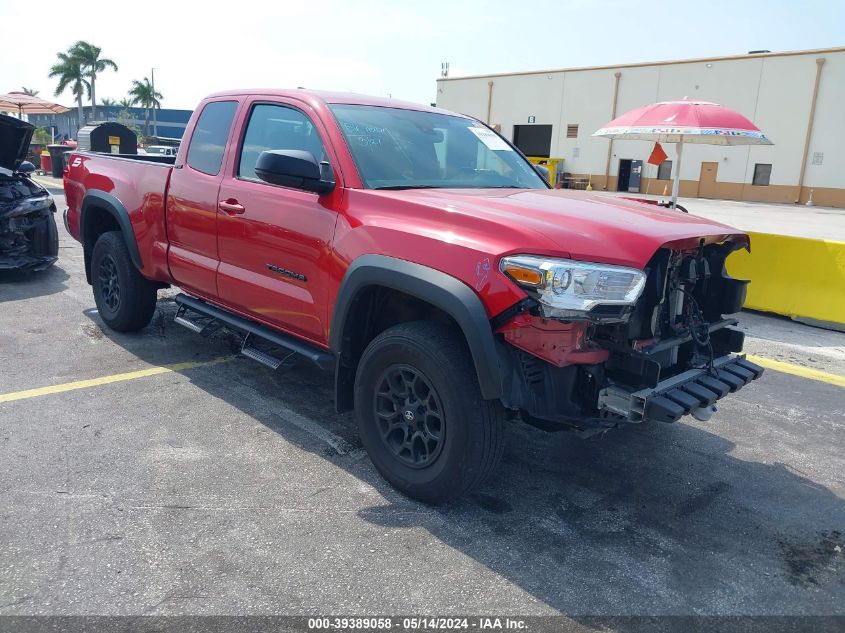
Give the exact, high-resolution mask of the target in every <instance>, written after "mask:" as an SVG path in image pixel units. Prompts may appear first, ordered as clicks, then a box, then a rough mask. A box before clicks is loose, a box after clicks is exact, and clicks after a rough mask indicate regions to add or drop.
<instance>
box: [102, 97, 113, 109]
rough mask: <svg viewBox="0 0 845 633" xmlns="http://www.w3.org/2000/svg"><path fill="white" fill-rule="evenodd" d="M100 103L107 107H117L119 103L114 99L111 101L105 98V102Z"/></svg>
mask: <svg viewBox="0 0 845 633" xmlns="http://www.w3.org/2000/svg"><path fill="white" fill-rule="evenodd" d="M100 103H102V104H103V105H104V106H106V107H111V106H116V105H117V101H115V100H114V99H109V98H108V97H103V100H102V101H101V102H100Z"/></svg>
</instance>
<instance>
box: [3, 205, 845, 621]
mask: <svg viewBox="0 0 845 633" xmlns="http://www.w3.org/2000/svg"><path fill="white" fill-rule="evenodd" d="M57 205H58V207H59V208H60V209H63V208H64V201H63V199H62V198H60V197H59V198H58V199H57ZM59 230H60V233H61V236H62V237H61V239H62V242H61V248H60V259H59V262H58V264H57V265H56V266H55V267H54V268H52V269H50V270H49V271H46V272H45V273H40V274H32V275H4V276H3V277H2V278H0V350H2V363H0V614H3V615H25V614H74V615H75V614H122V615H141V614H145V615H162V614H328V613H343V614H390V613H402V614H409V613H418V614H450V613H467V614H480V613H496V614H502V615H506V614H520V615H531V614H536V615H540V614H557V613H563V614H567V615H569V616H571V617H573V618H574V619H575V620H578V618H579V617H581V616H590V615H640V614H647V615H659V614H728V615H732V614H742V615H746V614H753V615H760V614H772V615H781V614H788V615H800V614H816V615H818V614H845V554H843V549H845V388H843V387H842V386H837V385H836V384H831V383H829V382H824V381H820V380H813V379H808V378H806V377H802V376H800V375H792V374H788V373H782V372H778V371H772V370H769V371H767V373H766V374H765V375H764V376H763V377H762V378H761V379H760V380H759V381H757V382H756V383H754V384H752V385H749V386H748V387H746V388H745V389H744V390H742V391H741V392H739V393H738V394H736V395H734V396H733V397H731V398H728V399H726V400H725V401H723V404H721V405H720V411H719V413H718V414H717V415H716V416H715V417H714V418H713V419H712V420H711V421H710V422H706V423H705V422H698V421H695V420H693V419H691V418H687V419H685V421H684V422H683V423H679V424H675V425H671V426H658V425H648V426H643V427H637V428H626V429H622V430H617V431H614V432H611V433H608V434H606V435H604V436H599V437H595V438H592V439H590V440H581V439H578V438H576V437H574V436H570V435H567V434H545V433H543V432H541V431H537V430H534V429H531V428H524V427H519V426H514V427H512V428H511V429H509V431H508V433H509V438H508V442H507V449H506V452H505V457H504V460H503V462H502V465H501V467H500V468H499V470H498V472H497V474H496V475H495V477H494V478H493V479H492V480H491V481H490V482H489V483H488V484H487V485H486V486H485V487H484V488H483V489H482V490H480V491H479V492H477V493H476V494H474V495H472V496H470V497H468V498H466V499H464V500H462V501H461V502H459V503H456V504H454V505H451V506H447V507H443V508H431V507H427V506H424V505H421V504H419V503H416V502H413V501H410V500H408V499H406V498H404V497H402V496H401V495H399V494H398V493H396V492H394V491H393V490H392V489H391V488H390V487H389V486H388V485H387V484H385V483H384V482H383V481H382V480H381V478H380V477H379V476H378V474H377V473H376V471H375V469H374V468H373V467H372V466H371V464H370V462H369V460H368V459H367V458H366V456H365V455H364V454H363V452H362V451H361V449H360V442H359V441H358V438H357V435H356V431H355V428H354V424H353V421H352V418H351V416H350V415H337V414H335V413H334V411H333V402H332V395H331V391H332V379H331V377H330V376H329V375H325V374H321V373H320V372H319V371H318V370H316V369H312V368H311V367H310V366H308V365H305V364H302V365H299V366H296V367H294V368H293V369H290V370H287V371H283V372H277V373H273V372H271V371H270V370H268V369H266V368H265V367H263V366H261V365H259V364H258V363H255V362H253V361H250V360H248V359H245V358H241V357H237V356H236V355H235V352H236V350H237V341H236V339H235V338H234V337H233V336H232V335H229V334H227V333H225V332H221V333H217V334H215V335H214V336H213V337H211V338H210V339H202V338H200V337H198V336H197V335H195V334H193V333H191V332H189V331H187V330H185V329H183V328H181V327H179V326H177V325H176V324H174V323H173V320H172V319H173V315H174V314H175V311H176V309H175V305H174V304H173V303H172V301H171V300H170V299H169V297H171V296H172V294H173V293H172V292H162V293H161V295H160V300H159V309H158V311H157V314H156V316H155V318H154V320H153V323H152V325H151V326H149V327H148V328H147V329H146V330H144V331H143V332H142V333H139V334H135V335H121V334H116V333H114V332H111V331H109V330H107V329H105V327H104V326H103V324H102V322H101V321H100V319H99V318H98V316H97V314H96V311H95V310H94V301H93V297H92V295H91V291H90V288H89V286H88V285H87V284H86V282H85V278H84V273H83V271H82V250H81V247H79V245H77V244H76V243H75V242H73V241H72V240H71V239H70V238H69V236H67V234H66V233H65V231H64V228H63V227H60V229H59ZM742 323H743V327H744V328H745V329H746V330H747V332H748V336H749V337H750V338H749V341H748V348H749V351H750V352H752V353H754V354H756V355H759V356H764V357H766V358H771V359H774V360H777V361H780V362H784V363H789V364H790V366H796V367H807V368H815V369H817V370H822V371H824V372H827V373H832V374H837V375H845V334H842V333H837V332H831V331H826V330H819V329H815V328H810V327H807V326H803V325H798V324H794V323H791V322H785V321H782V320H780V319H775V318H771V317H763V316H760V315H745V316H743V321H742ZM174 365H176V367H175V368H173V366H174ZM155 368H163V369H155ZM171 369H173V370H171ZM799 373H800V372H799ZM115 376H117V377H118V378H120V380H115V379H114V377H115ZM83 380H88V381H90V382H89V383H88V384H86V385H78V384H74V385H71V386H75V387H79V388H74V389H70V390H65V391H63V389H67V385H68V384H69V383H77V382H78V381H83ZM110 381H111V382H110ZM30 390H34V391H30ZM18 392H27V393H23V394H18ZM3 394H18V396H17V397H15V399H11V400H9V401H6V402H3V401H2V396H3Z"/></svg>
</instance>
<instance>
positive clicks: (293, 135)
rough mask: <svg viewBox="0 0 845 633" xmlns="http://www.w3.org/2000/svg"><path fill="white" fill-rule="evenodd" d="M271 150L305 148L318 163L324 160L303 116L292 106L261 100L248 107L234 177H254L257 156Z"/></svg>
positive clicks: (313, 131)
mask: <svg viewBox="0 0 845 633" xmlns="http://www.w3.org/2000/svg"><path fill="white" fill-rule="evenodd" d="M271 149H297V150H305V151H307V152H311V153H312V154H313V155H314V158H316V159H317V160H318V161H319V162H323V161H325V160H327V156H326V150H325V148H324V147H323V142H322V141H321V140H320V135H319V134H318V133H317V130H316V128H315V127H314V124H313V123H311V120H310V119H309V118H308V117H307V116H305V115H304V114H303V113H302V112H300V111H299V110H296V109H295V108H289V107H287V106H281V105H270V104H265V103H261V104H258V105H256V106H255V107H254V108H253V109H252V114H250V117H249V123H248V124H247V127H246V134H245V135H244V143H243V147H242V148H241V156H240V161H239V163H238V176H239V177H240V178H247V179H250V180H257V179H258V177H257V176H256V175H255V163H256V161H258V156H259V155H260V154H261V152H264V151H267V150H271Z"/></svg>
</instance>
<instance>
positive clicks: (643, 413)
mask: <svg viewBox="0 0 845 633" xmlns="http://www.w3.org/2000/svg"><path fill="white" fill-rule="evenodd" d="M762 374H763V368H762V367H760V366H758V365H755V364H754V363H752V362H750V361H748V360H746V359H745V355H744V354H742V355H736V354H726V355H725V356H722V357H720V358H717V359H716V360H714V361H713V370H712V371H711V370H709V369H707V368H703V369H690V370H688V371H685V372H683V373H681V374H678V375H677V376H672V377H671V378H667V379H666V380H662V381H660V382H659V383H658V384H657V386H655V387H647V388H644V389H639V390H636V391H634V390H631V389H627V388H626V387H625V386H624V385H611V386H609V387H606V388H605V389H602V391H601V392H600V394H599V409H600V410H602V411H606V412H608V413H611V414H614V415H619V416H622V417H624V418H626V419H627V420H628V421H629V422H644V421H649V420H653V421H657V422H676V421H677V420H679V419H680V418H681V417H683V416H684V415H687V414H689V413H693V412H694V411H696V410H699V409H705V408H707V407H710V406H711V405H713V403H715V402H716V401H717V400H719V399H721V398H724V397H725V396H726V395H728V393H733V392H735V391H738V390H739V389H741V388H742V387H744V386H745V385H747V384H748V383H750V382H752V381H754V380H756V379H757V378H759V377H760V376H761V375H762Z"/></svg>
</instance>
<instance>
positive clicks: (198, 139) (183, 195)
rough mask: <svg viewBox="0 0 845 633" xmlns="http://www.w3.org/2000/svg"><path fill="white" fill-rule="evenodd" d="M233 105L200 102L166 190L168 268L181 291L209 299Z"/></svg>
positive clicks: (213, 290)
mask: <svg viewBox="0 0 845 633" xmlns="http://www.w3.org/2000/svg"><path fill="white" fill-rule="evenodd" d="M237 108H238V102H237V101H211V102H209V103H206V104H205V107H203V109H202V112H201V113H200V115H199V118H198V119H197V122H196V124H195V125H194V128H193V130H192V132H191V138H190V141H189V142H190V144H189V145H188V151H187V154H186V158H185V162H184V164H182V165H179V164H178V162H177V165H176V168H175V169H173V173H172V174H171V176H170V187H169V188H168V190H167V206H166V209H167V237H168V241H169V243H170V248H169V250H168V254H167V261H168V264H169V265H170V273H171V275H173V279H174V280H176V283H178V284H179V285H181V286H184V287H185V289H186V290H188V291H192V292H195V293H197V294H199V295H203V296H205V297H209V298H214V297H216V296H217V264H218V261H219V257H218V252H217V215H218V214H217V193H218V191H219V190H220V181H221V180H222V178H223V175H222V169H221V168H222V165H223V155H224V153H225V150H226V146H227V143H228V141H229V135H230V133H231V130H232V121H233V120H234V117H235V111H236V110H237Z"/></svg>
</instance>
